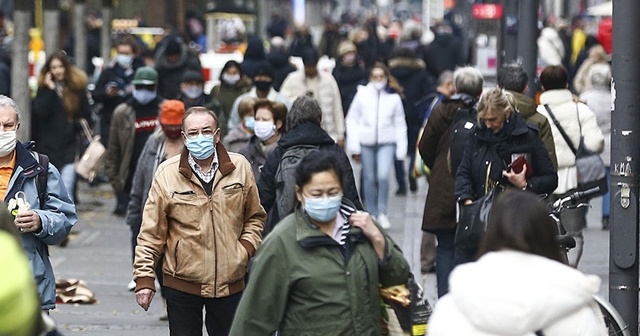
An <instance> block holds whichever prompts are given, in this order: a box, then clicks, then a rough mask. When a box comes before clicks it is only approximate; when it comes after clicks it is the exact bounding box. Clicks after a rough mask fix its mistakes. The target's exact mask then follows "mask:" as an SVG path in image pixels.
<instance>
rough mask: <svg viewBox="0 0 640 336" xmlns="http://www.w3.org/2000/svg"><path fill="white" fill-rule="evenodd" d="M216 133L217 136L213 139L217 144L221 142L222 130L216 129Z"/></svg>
mask: <svg viewBox="0 0 640 336" xmlns="http://www.w3.org/2000/svg"><path fill="white" fill-rule="evenodd" d="M215 132H216V135H215V136H214V137H213V143H215V144H217V143H218V142H220V129H219V128H218V129H216V130H215Z"/></svg>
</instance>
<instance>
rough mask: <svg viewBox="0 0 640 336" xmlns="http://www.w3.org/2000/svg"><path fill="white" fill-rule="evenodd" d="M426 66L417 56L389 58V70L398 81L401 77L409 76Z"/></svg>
mask: <svg viewBox="0 0 640 336" xmlns="http://www.w3.org/2000/svg"><path fill="white" fill-rule="evenodd" d="M426 68H427V66H426V65H425V63H424V61H423V60H421V59H418V58H412V57H394V58H392V59H390V60H389V71H391V73H392V74H393V76H394V77H396V78H398V79H399V80H400V81H402V80H401V78H409V77H411V76H413V75H415V74H416V73H418V72H419V71H422V70H424V69H426Z"/></svg>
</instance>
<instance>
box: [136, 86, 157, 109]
mask: <svg viewBox="0 0 640 336" xmlns="http://www.w3.org/2000/svg"><path fill="white" fill-rule="evenodd" d="M155 98H156V92H155V91H151V90H147V89H140V90H138V89H133V99H135V100H137V101H138V103H140V104H141V105H147V104H149V102H151V101H152V100H154V99H155Z"/></svg>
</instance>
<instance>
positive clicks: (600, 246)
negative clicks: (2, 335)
mask: <svg viewBox="0 0 640 336" xmlns="http://www.w3.org/2000/svg"><path fill="white" fill-rule="evenodd" d="M354 170H355V171H358V170H359V168H356V169H354ZM391 180H392V185H391V188H390V191H391V196H390V201H389V209H390V210H389V212H390V213H389V219H390V221H391V223H392V227H391V229H389V230H388V231H389V232H390V234H391V235H392V236H393V238H394V239H395V240H396V242H397V243H398V245H399V246H401V247H402V250H403V251H404V254H405V257H406V258H407V259H408V260H409V261H410V263H411V268H412V270H413V271H414V274H420V240H421V237H422V232H421V231H420V225H421V222H422V212H423V207H424V201H425V198H426V189H427V185H426V181H425V180H424V179H421V180H419V192H418V193H416V194H411V193H409V194H408V195H407V196H395V190H396V187H395V183H394V179H391ZM78 198H79V199H80V200H81V203H80V204H79V205H78V213H79V218H80V220H79V222H78V224H77V225H76V227H74V229H73V231H72V232H74V233H76V234H77V235H75V236H74V237H73V239H72V240H71V242H70V243H69V245H68V246H67V247H65V248H60V247H52V248H51V249H50V254H51V259H52V262H53V266H54V270H55V274H56V277H57V278H59V279H61V278H80V279H82V280H84V281H86V282H87V284H88V286H89V288H91V289H92V290H93V291H94V293H95V295H96V299H97V300H98V301H97V303H96V304H92V305H70V304H59V305H58V308H57V309H56V310H54V311H52V312H51V316H52V317H53V318H54V319H55V320H56V321H57V323H58V327H59V329H60V331H61V332H62V333H63V334H64V335H76V334H82V335H101V336H107V335H114V336H115V335H135V336H152V335H153V336H156V335H168V333H169V332H168V324H167V322H162V321H159V320H158V317H159V316H160V315H161V312H162V300H161V299H160V295H156V297H155V299H154V301H153V303H152V304H151V307H150V308H149V311H147V312H145V311H144V310H142V308H140V307H139V306H138V305H137V304H136V302H135V298H134V294H133V292H130V291H128V290H127V288H126V286H127V283H128V282H129V281H131V277H132V272H131V248H130V243H129V239H130V238H129V237H130V231H129V227H128V226H126V224H125V223H124V219H123V218H118V217H116V216H114V215H112V214H111V211H112V210H113V208H114V204H115V199H114V196H113V194H112V192H111V187H110V186H108V185H107V184H103V185H100V186H98V187H95V188H90V187H89V186H88V185H87V184H85V183H82V182H81V183H80V185H79V197H78ZM592 205H593V208H592V209H591V210H590V211H589V216H588V219H589V227H588V228H587V229H586V230H585V233H584V234H585V250H584V254H583V257H582V260H581V262H580V267H579V269H580V270H582V271H583V272H586V273H591V274H596V275H598V276H600V277H601V278H602V280H603V283H602V286H601V289H600V294H601V295H603V296H604V297H605V298H606V297H608V290H607V288H608V278H607V277H608V260H609V257H608V256H609V235H608V231H602V230H601V229H600V199H596V200H594V201H593V202H592ZM417 278H419V279H422V282H423V284H424V287H425V288H426V291H427V298H428V299H429V302H431V303H432V304H434V303H435V302H436V300H437V295H436V289H435V285H436V280H435V274H428V275H423V276H422V277H417Z"/></svg>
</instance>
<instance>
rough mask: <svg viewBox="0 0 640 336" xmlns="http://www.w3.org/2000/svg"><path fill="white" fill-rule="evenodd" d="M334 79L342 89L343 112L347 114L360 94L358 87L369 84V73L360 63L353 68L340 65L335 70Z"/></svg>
mask: <svg viewBox="0 0 640 336" xmlns="http://www.w3.org/2000/svg"><path fill="white" fill-rule="evenodd" d="M333 77H334V78H335V79H336V83H338V88H339V89H340V97H341V99H342V111H343V112H344V113H345V114H346V113H347V111H349V106H350V105H351V101H353V97H355V95H356V92H358V85H366V84H367V72H366V71H365V70H364V68H363V67H362V66H360V63H359V62H358V63H356V64H354V65H353V66H349V65H344V64H338V65H336V67H335V68H334V69H333Z"/></svg>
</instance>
